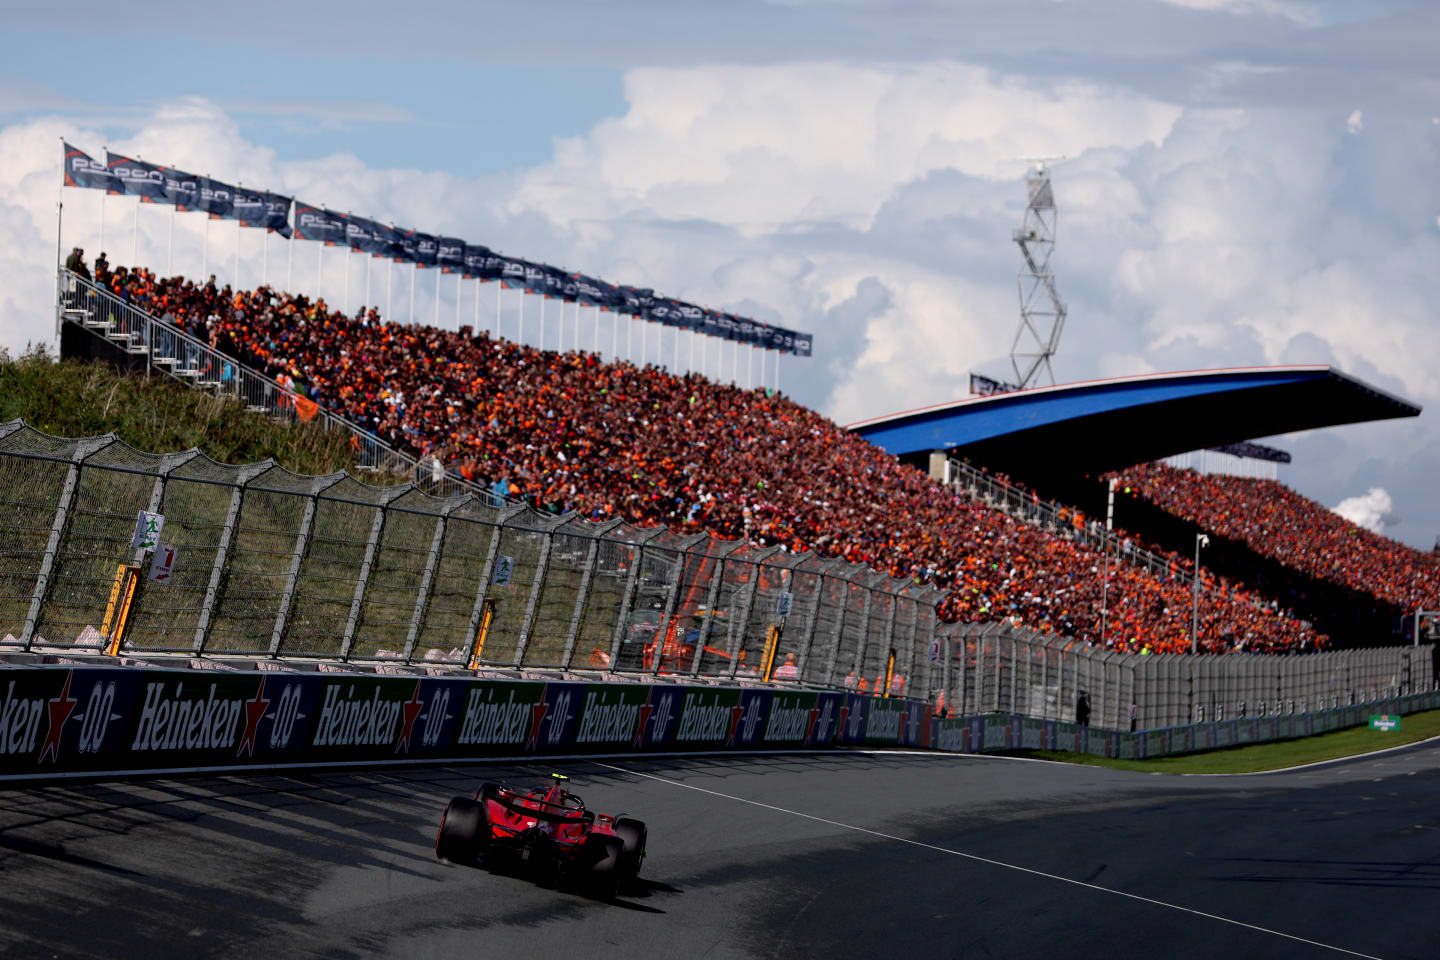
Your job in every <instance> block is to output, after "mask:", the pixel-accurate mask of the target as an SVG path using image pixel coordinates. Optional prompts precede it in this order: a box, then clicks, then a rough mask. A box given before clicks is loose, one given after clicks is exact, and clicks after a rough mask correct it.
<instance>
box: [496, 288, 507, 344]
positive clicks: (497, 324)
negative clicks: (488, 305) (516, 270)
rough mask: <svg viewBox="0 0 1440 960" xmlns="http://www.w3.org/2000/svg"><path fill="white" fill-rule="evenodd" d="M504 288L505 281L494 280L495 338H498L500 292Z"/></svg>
mask: <svg viewBox="0 0 1440 960" xmlns="http://www.w3.org/2000/svg"><path fill="white" fill-rule="evenodd" d="M504 289H505V281H504V280H499V279H497V280H496V281H495V339H496V340H499V339H500V292H501V291H502V290H504Z"/></svg>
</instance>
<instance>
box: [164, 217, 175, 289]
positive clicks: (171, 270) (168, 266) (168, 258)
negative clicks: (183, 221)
mask: <svg viewBox="0 0 1440 960" xmlns="http://www.w3.org/2000/svg"><path fill="white" fill-rule="evenodd" d="M165 275H166V276H167V277H173V276H175V204H173V203H172V204H170V233H169V236H167V237H166V238H165Z"/></svg>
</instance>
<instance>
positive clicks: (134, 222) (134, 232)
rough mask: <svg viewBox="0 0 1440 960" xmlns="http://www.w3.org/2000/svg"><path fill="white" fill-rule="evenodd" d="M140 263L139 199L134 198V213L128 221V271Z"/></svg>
mask: <svg viewBox="0 0 1440 960" xmlns="http://www.w3.org/2000/svg"><path fill="white" fill-rule="evenodd" d="M139 261H140V198H139V197H136V198H135V213H134V216H133V217H132V219H131V221H130V269H132V270H133V269H135V265H136V264H137V263H138V262H139Z"/></svg>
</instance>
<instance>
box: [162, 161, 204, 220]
mask: <svg viewBox="0 0 1440 960" xmlns="http://www.w3.org/2000/svg"><path fill="white" fill-rule="evenodd" d="M165 199H166V200H167V201H169V202H170V203H173V204H174V205H175V209H176V210H180V211H182V212H184V211H188V210H198V209H199V204H200V178H199V177H197V176H195V174H193V173H186V172H185V171H184V170H176V169H175V168H174V167H166V168H165Z"/></svg>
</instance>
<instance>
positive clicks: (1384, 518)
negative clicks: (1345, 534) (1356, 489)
mask: <svg viewBox="0 0 1440 960" xmlns="http://www.w3.org/2000/svg"><path fill="white" fill-rule="evenodd" d="M1394 506H1395V505H1394V504H1393V503H1392V502H1391V500H1390V494H1389V492H1387V491H1386V490H1385V488H1384V487H1371V488H1370V489H1369V491H1368V492H1366V493H1362V494H1358V495H1356V496H1353V497H1346V498H1345V499H1344V500H1341V501H1340V503H1339V504H1337V505H1336V506H1335V512H1336V513H1338V514H1340V516H1342V517H1344V518H1345V519H1346V520H1349V521H1350V522H1351V523H1353V524H1355V525H1356V526H1359V527H1364V528H1365V529H1366V530H1369V531H1370V532H1371V533H1384V532H1385V527H1386V525H1387V524H1388V523H1390V522H1392V518H1393V510H1394Z"/></svg>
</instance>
